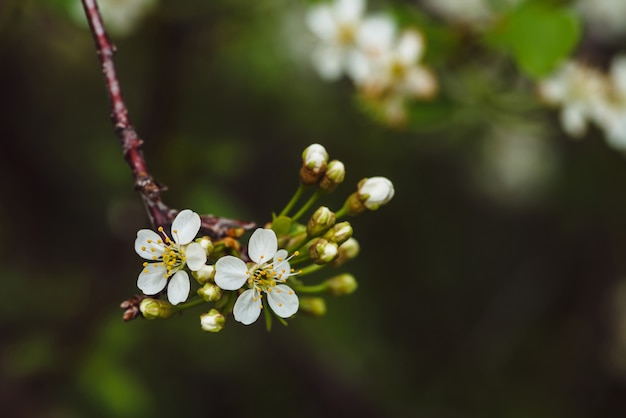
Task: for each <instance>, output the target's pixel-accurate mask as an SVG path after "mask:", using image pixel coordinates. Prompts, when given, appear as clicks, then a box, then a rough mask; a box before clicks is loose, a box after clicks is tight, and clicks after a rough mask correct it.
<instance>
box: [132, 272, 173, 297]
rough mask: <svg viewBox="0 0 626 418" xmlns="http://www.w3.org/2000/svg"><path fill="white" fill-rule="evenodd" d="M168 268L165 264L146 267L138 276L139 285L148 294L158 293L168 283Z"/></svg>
mask: <svg viewBox="0 0 626 418" xmlns="http://www.w3.org/2000/svg"><path fill="white" fill-rule="evenodd" d="M166 275H167V270H166V268H165V267H164V266H163V265H158V266H154V267H153V266H152V265H148V267H145V268H144V269H143V270H142V271H141V273H139V277H138V278H137V287H138V288H139V290H141V291H142V292H143V293H145V294H146V295H156V294H157V293H159V292H160V291H161V290H163V289H164V288H165V285H166V284H167V277H166Z"/></svg>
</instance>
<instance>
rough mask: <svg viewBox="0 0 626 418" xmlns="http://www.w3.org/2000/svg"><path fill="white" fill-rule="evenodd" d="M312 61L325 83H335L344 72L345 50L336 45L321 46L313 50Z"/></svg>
mask: <svg viewBox="0 0 626 418" xmlns="http://www.w3.org/2000/svg"><path fill="white" fill-rule="evenodd" d="M311 60H312V62H313V66H314V67H315V71H317V74H318V75H319V76H320V77H321V78H322V79H324V80H325V81H335V80H338V79H339V77H341V73H342V71H343V50H342V49H341V48H340V47H337V46H335V45H320V46H318V47H316V48H315V49H314V50H313V54H312V55H311Z"/></svg>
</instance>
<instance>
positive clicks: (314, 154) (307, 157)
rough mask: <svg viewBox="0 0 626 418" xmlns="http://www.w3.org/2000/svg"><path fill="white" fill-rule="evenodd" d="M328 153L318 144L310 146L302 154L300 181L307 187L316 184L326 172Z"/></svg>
mask: <svg viewBox="0 0 626 418" xmlns="http://www.w3.org/2000/svg"><path fill="white" fill-rule="evenodd" d="M327 164H328V152H326V149H325V148H324V147H323V146H321V145H320V144H312V145H309V146H308V147H306V149H305V150H304V151H303V152H302V167H301V168H300V181H302V183H303V184H306V185H307V186H310V185H313V184H316V183H317V182H318V181H319V179H320V178H321V177H322V176H323V175H324V172H325V171H326V165H327Z"/></svg>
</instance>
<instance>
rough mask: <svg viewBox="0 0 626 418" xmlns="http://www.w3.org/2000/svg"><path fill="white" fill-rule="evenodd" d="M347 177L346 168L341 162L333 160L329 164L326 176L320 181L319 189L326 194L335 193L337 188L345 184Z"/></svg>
mask: <svg viewBox="0 0 626 418" xmlns="http://www.w3.org/2000/svg"><path fill="white" fill-rule="evenodd" d="M345 176H346V168H345V167H344V165H343V163H342V162H341V161H339V160H333V161H331V162H329V163H328V166H327V167H326V171H325V172H324V175H323V176H322V178H321V179H320V181H319V188H320V189H321V190H323V191H325V192H326V193H330V192H333V191H335V189H336V188H337V186H339V185H340V184H341V183H343V179H344V178H345Z"/></svg>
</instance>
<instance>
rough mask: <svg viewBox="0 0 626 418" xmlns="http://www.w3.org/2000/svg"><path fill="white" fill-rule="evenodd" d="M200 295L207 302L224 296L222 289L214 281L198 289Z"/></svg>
mask: <svg viewBox="0 0 626 418" xmlns="http://www.w3.org/2000/svg"><path fill="white" fill-rule="evenodd" d="M198 295H200V296H201V297H202V299H204V300H205V301H207V302H215V301H218V300H220V299H221V298H222V289H220V288H219V287H218V286H217V285H215V284H213V283H206V284H205V285H204V286H202V287H201V288H200V289H198Z"/></svg>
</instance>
